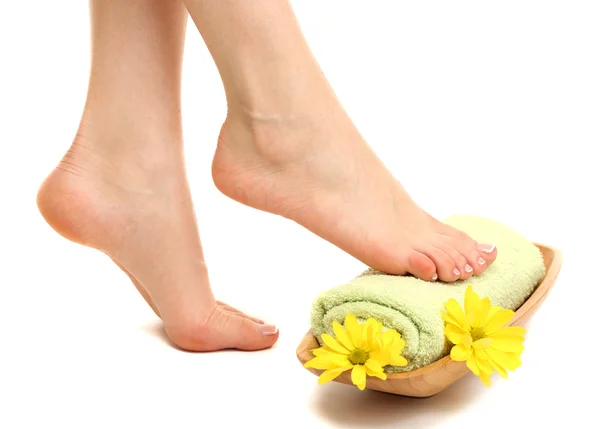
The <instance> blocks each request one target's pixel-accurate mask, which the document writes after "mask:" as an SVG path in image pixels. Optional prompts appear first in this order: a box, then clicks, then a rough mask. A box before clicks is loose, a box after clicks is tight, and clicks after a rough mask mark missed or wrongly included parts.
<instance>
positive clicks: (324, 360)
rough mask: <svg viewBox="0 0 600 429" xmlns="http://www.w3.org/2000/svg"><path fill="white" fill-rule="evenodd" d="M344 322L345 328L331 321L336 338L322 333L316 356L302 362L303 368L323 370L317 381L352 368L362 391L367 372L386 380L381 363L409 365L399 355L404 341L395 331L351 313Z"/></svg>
mask: <svg viewBox="0 0 600 429" xmlns="http://www.w3.org/2000/svg"><path fill="white" fill-rule="evenodd" d="M344 325H345V328H344V327H343V326H342V325H340V324H339V323H338V322H333V332H334V334H335V337H336V338H334V337H332V336H331V335H329V334H323V335H321V339H322V340H323V343H324V345H323V346H322V347H319V348H318V349H315V350H313V351H312V352H313V354H314V355H315V358H313V359H311V360H310V361H308V362H306V364H304V367H305V368H315V369H320V370H325V371H324V372H323V373H322V374H321V376H320V377H319V384H324V383H327V382H329V381H332V380H334V379H335V378H336V377H337V376H339V375H340V374H342V373H343V372H345V371H348V370H352V374H351V378H352V383H353V384H355V385H356V386H357V387H358V388H359V389H360V390H364V389H365V387H366V386H367V375H369V376H371V377H377V378H380V379H381V380H385V379H386V377H387V376H386V374H385V373H384V372H383V367H384V366H386V365H393V366H405V365H407V364H408V362H407V361H406V359H405V358H404V357H402V356H401V355H400V353H402V350H403V349H404V346H405V345H406V343H405V342H404V340H403V339H402V338H401V337H400V334H399V333H398V332H397V331H395V330H393V329H390V330H387V331H385V332H382V328H383V325H382V324H381V323H380V322H377V321H376V320H375V319H373V318H370V319H369V320H367V321H366V323H364V324H359V323H358V321H357V320H356V318H355V317H354V316H353V315H351V314H348V315H347V316H346V320H345V321H344Z"/></svg>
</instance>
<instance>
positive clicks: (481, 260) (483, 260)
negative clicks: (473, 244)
mask: <svg viewBox="0 0 600 429" xmlns="http://www.w3.org/2000/svg"><path fill="white" fill-rule="evenodd" d="M477 263H478V264H479V265H484V264H485V259H483V258H482V257H481V256H480V257H479V259H478V260H477Z"/></svg>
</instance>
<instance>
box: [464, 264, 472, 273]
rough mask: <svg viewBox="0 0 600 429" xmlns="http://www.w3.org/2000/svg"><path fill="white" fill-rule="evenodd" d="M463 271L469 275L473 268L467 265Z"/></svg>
mask: <svg viewBox="0 0 600 429" xmlns="http://www.w3.org/2000/svg"><path fill="white" fill-rule="evenodd" d="M465 271H466V272H467V273H470V272H471V271H473V267H472V266H470V265H469V264H467V265H465Z"/></svg>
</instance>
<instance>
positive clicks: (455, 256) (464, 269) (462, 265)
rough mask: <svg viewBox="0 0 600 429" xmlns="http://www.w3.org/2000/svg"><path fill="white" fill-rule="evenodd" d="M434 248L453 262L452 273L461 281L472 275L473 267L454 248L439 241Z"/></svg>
mask: <svg viewBox="0 0 600 429" xmlns="http://www.w3.org/2000/svg"><path fill="white" fill-rule="evenodd" d="M435 247H436V248H437V249H439V250H441V251H442V252H444V253H445V254H446V255H448V256H450V257H451V258H452V260H453V261H454V269H453V270H452V273H453V274H454V275H455V276H457V277H458V278H460V279H461V280H465V279H468V278H469V277H471V276H472V275H473V271H474V269H473V265H472V264H471V263H470V262H469V261H467V259H466V258H465V257H464V256H463V255H462V254H461V253H460V252H459V251H458V250H456V249H455V248H454V247H452V246H450V245H448V244H446V243H444V242H442V241H440V242H439V243H437V244H435Z"/></svg>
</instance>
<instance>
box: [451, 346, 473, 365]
mask: <svg viewBox="0 0 600 429" xmlns="http://www.w3.org/2000/svg"><path fill="white" fill-rule="evenodd" d="M471 353H472V349H471V347H466V346H465V345H464V344H458V345H456V346H454V347H452V350H450V359H452V360H455V361H457V362H464V361H466V360H467V359H468V358H469V357H470V356H471Z"/></svg>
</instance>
